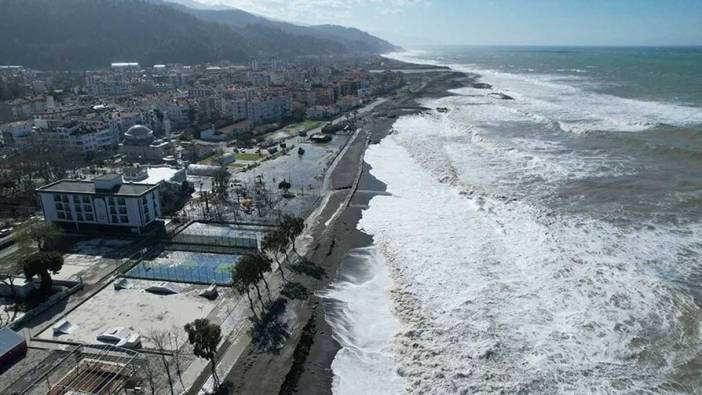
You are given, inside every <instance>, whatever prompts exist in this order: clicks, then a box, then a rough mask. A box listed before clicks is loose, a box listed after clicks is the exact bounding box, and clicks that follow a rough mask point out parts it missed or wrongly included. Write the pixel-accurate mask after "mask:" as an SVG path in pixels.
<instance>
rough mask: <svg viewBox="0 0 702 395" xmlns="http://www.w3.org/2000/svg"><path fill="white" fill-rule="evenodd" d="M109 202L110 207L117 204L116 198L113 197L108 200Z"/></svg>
mask: <svg viewBox="0 0 702 395" xmlns="http://www.w3.org/2000/svg"><path fill="white" fill-rule="evenodd" d="M107 201H108V202H109V203H110V205H113V204H115V198H113V197H109V198H107Z"/></svg>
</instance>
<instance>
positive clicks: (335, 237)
mask: <svg viewBox="0 0 702 395" xmlns="http://www.w3.org/2000/svg"><path fill="white" fill-rule="evenodd" d="M392 66H393V67H395V68H396V67H397V66H398V65H397V64H395V63H393V64H392ZM410 68H411V67H410ZM407 80H408V86H409V88H408V89H404V90H403V91H401V92H399V93H397V94H396V95H394V96H392V97H389V98H388V100H387V101H386V102H385V103H383V104H381V105H379V106H377V107H376V108H375V109H374V110H373V111H371V112H369V113H367V114H364V115H363V116H362V121H361V122H360V127H361V131H360V132H359V133H358V134H357V135H356V137H355V138H354V139H353V140H352V141H350V142H349V145H348V148H347V149H346V150H345V151H344V152H343V154H342V156H341V157H340V158H339V159H338V162H337V164H336V166H335V167H334V168H333V169H331V172H332V173H331V174H330V182H329V184H330V185H329V189H330V190H331V191H332V193H331V195H330V197H329V200H328V201H327V202H326V205H325V206H324V208H323V209H321V212H320V215H319V216H318V218H317V220H316V221H315V222H314V223H313V224H309V225H308V226H311V227H312V229H311V234H312V235H313V240H312V248H311V249H310V251H309V252H308V254H307V255H306V259H307V260H308V261H311V262H313V263H314V264H315V265H317V266H318V267H320V268H321V269H322V271H323V275H321V276H318V277H319V278H315V277H313V276H309V275H302V274H296V275H295V276H294V277H293V281H295V282H298V283H300V284H302V285H304V286H305V287H306V288H307V289H308V290H309V291H310V294H311V296H310V297H309V298H308V299H306V300H295V301H292V302H290V303H288V305H287V312H286V320H287V322H289V328H288V329H289V332H290V337H289V339H288V340H287V343H286V344H285V346H284V347H283V348H282V349H280V350H278V352H277V353H259V352H257V351H256V350H255V349H253V348H252V347H251V346H249V347H248V349H247V350H246V351H245V352H244V353H243V354H242V357H241V358H240V359H239V361H237V363H236V365H235V367H234V369H232V371H231V372H230V374H229V375H228V377H227V378H228V380H230V381H231V382H232V383H233V384H234V391H235V393H237V394H239V393H243V394H277V393H278V394H292V393H303V394H331V392H332V381H333V372H332V370H331V364H332V361H333V360H334V357H335V355H336V353H337V351H338V350H339V344H338V343H337V342H336V340H335V339H334V337H333V332H332V329H331V327H330V326H329V325H328V323H327V322H326V320H325V314H326V313H327V312H328V311H329V309H333V308H335V306H334V303H333V302H331V301H325V300H322V299H321V298H319V297H318V296H316V293H317V292H319V291H321V290H323V289H325V288H327V287H328V286H329V285H330V284H331V283H332V282H333V281H334V280H335V279H336V277H337V273H338V270H339V266H340V264H341V262H342V261H343V258H344V256H345V255H346V254H347V253H348V251H350V250H352V249H355V248H360V247H365V246H369V245H370V244H371V243H372V237H371V236H369V235H367V234H365V233H363V232H360V231H359V230H357V229H356V226H357V224H358V221H359V220H360V218H361V214H362V210H363V209H364V208H365V207H367V205H368V203H369V202H370V200H371V199H372V197H373V196H374V195H375V194H377V193H382V192H384V191H385V185H384V184H383V183H381V182H379V181H378V180H376V179H375V178H374V177H373V176H372V175H371V174H370V173H369V170H370V166H369V165H368V164H366V163H365V162H364V161H363V154H364V152H365V149H366V147H367V146H368V144H375V143H378V142H379V141H380V140H381V139H382V138H383V137H385V136H386V135H387V134H388V133H389V132H390V130H391V128H392V125H393V124H394V122H395V120H396V119H397V117H399V116H401V115H408V114H412V113H417V112H421V111H433V110H430V109H427V108H424V107H422V106H421V105H420V104H419V103H418V102H417V100H416V99H418V98H421V97H441V96H446V95H449V94H450V93H448V90H449V89H455V88H459V87H463V86H469V85H470V84H471V83H473V82H474V76H467V75H465V74H462V73H457V72H452V71H435V70H432V71H427V72H425V73H412V74H407ZM290 323H291V324H290Z"/></svg>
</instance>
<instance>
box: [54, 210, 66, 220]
mask: <svg viewBox="0 0 702 395" xmlns="http://www.w3.org/2000/svg"><path fill="white" fill-rule="evenodd" d="M56 215H57V216H58V217H59V219H65V218H66V214H64V213H63V211H59V212H57V213H56Z"/></svg>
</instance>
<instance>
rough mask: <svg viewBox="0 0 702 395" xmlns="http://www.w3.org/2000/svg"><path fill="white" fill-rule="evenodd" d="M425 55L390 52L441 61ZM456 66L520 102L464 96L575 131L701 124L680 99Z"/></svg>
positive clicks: (701, 113) (700, 112)
mask: <svg viewBox="0 0 702 395" xmlns="http://www.w3.org/2000/svg"><path fill="white" fill-rule="evenodd" d="M420 56H421V53H414V52H410V53H399V54H391V55H388V57H392V58H394V59H398V60H404V61H412V62H422V63H427V64H432V65H441V63H440V62H436V61H432V60H424V59H421V58H420ZM448 66H450V67H451V68H453V69H455V70H458V71H464V72H468V73H477V74H480V75H481V76H482V80H484V81H486V82H488V83H490V84H492V85H493V88H494V89H493V90H494V91H499V92H502V93H505V94H507V95H509V96H512V97H514V98H515V99H516V100H501V99H498V98H494V97H490V96H488V93H489V92H488V91H485V90H476V89H472V88H464V89H461V90H458V91H459V92H461V93H464V94H475V93H480V94H482V95H484V96H485V97H486V99H487V100H491V101H493V102H495V104H497V105H500V106H504V107H507V108H510V109H513V110H515V111H519V112H521V113H523V114H526V115H534V116H538V117H545V118H546V119H548V120H550V121H551V122H555V123H557V124H558V125H559V126H560V128H561V129H563V130H565V131H569V132H573V133H583V132H589V131H620V132H636V131H642V130H646V129H650V128H652V127H655V126H657V125H659V124H670V125H675V126H686V125H697V124H702V109H700V108H697V107H690V106H685V105H680V104H675V103H662V102H654V101H643V100H635V99H626V98H622V97H617V96H613V95H607V94H602V93H597V92H593V91H589V90H585V89H582V88H580V87H578V86H575V85H571V84H568V82H567V81H564V80H563V76H562V75H561V76H559V75H534V74H529V75H526V74H515V73H505V72H500V71H495V70H488V69H483V68H480V67H476V66H468V65H461V64H450V65H448Z"/></svg>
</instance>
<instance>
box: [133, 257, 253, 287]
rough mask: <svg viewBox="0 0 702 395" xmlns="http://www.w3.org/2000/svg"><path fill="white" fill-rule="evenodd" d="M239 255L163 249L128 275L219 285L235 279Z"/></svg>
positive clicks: (229, 282)
mask: <svg viewBox="0 0 702 395" xmlns="http://www.w3.org/2000/svg"><path fill="white" fill-rule="evenodd" d="M239 258H240V256H239V255H228V254H207V253H198V252H187V251H164V252H163V253H161V255H159V256H158V257H157V258H155V259H151V260H144V261H142V262H140V263H139V264H137V265H136V266H134V267H133V268H132V269H130V270H129V271H128V272H127V273H126V276H127V277H136V278H147V279H153V280H164V281H181V282H193V283H203V284H211V283H217V284H219V285H228V284H231V282H232V276H231V269H232V267H233V266H234V265H235V264H236V263H237V262H238V261H239Z"/></svg>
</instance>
